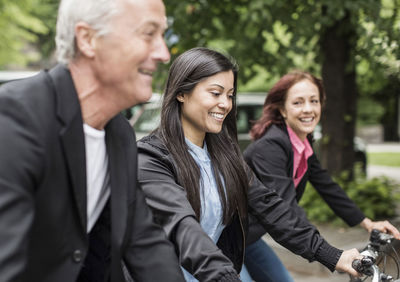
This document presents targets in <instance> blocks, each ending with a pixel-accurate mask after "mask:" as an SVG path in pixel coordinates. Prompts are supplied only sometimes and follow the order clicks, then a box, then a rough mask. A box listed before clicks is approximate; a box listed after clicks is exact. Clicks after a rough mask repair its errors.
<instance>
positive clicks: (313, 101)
mask: <svg viewBox="0 0 400 282" xmlns="http://www.w3.org/2000/svg"><path fill="white" fill-rule="evenodd" d="M311 102H312V103H314V104H318V103H319V100H312V101H311Z"/></svg>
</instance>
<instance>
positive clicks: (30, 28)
mask: <svg viewBox="0 0 400 282" xmlns="http://www.w3.org/2000/svg"><path fill="white" fill-rule="evenodd" d="M39 7H41V1H39V0H15V1H13V0H0V29H1V33H0V68H4V67H5V66H9V65H18V66H24V65H26V64H27V63H28V62H30V61H33V60H39V59H40V58H41V56H40V53H38V52H35V48H33V47H32V44H34V43H35V42H37V40H38V34H46V33H47V32H48V27H46V25H45V24H44V23H43V21H42V20H41V19H40V18H38V17H36V16H34V15H33V11H34V10H38V9H39Z"/></svg>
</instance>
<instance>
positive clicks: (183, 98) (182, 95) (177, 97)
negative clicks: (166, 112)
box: [176, 93, 185, 103]
mask: <svg viewBox="0 0 400 282" xmlns="http://www.w3.org/2000/svg"><path fill="white" fill-rule="evenodd" d="M176 99H177V100H178V101H179V102H181V103H183V102H184V101H185V94H183V93H179V94H178V95H177V96H176Z"/></svg>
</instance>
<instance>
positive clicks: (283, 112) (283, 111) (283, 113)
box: [279, 108, 286, 119]
mask: <svg viewBox="0 0 400 282" xmlns="http://www.w3.org/2000/svg"><path fill="white" fill-rule="evenodd" d="M279 112H280V113H281V115H282V117H283V118H284V119H286V111H285V110H284V109H282V108H280V109H279Z"/></svg>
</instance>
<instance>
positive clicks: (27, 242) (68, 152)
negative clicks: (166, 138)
mask: <svg viewBox="0 0 400 282" xmlns="http://www.w3.org/2000/svg"><path fill="white" fill-rule="evenodd" d="M105 131H106V146H107V153H108V156H109V172H110V185H111V196H110V206H111V208H110V209H111V242H110V243H111V276H112V278H111V281H113V282H119V281H125V280H124V276H123V270H122V267H121V260H124V261H125V264H126V266H127V268H128V270H129V271H130V273H131V274H132V277H133V278H134V279H135V280H136V281H151V282H153V281H171V282H172V281H174V282H175V281H182V280H183V277H182V275H181V271H180V267H179V264H178V261H177V258H176V254H175V252H174V249H173V246H172V244H171V243H170V242H169V241H168V240H167V238H166V236H165V234H164V232H163V230H162V229H161V228H160V227H159V226H157V225H156V224H154V223H153V221H152V214H151V212H150V209H149V208H148V206H147V205H146V203H145V200H144V196H143V192H142V190H141V189H140V187H139V185H138V183H137V148H136V145H135V134H134V132H133V131H132V128H131V127H130V126H129V124H128V122H127V121H126V119H125V118H124V117H123V116H121V115H117V116H116V117H115V118H113V119H112V120H110V121H109V123H108V124H107V126H106V128H105ZM0 144H1V145H0V195H1V196H0V281H4V282H6V281H13V282H17V281H38V282H39V281H40V282H55V281H57V282H73V281H76V279H77V276H78V274H79V272H80V270H81V268H82V265H83V263H84V261H85V256H86V254H87V252H88V247H89V240H88V234H87V232H86V224H87V213H86V161H85V140H84V133H83V121H82V114H81V109H80V105H79V100H78V96H77V93H76V90H75V87H74V84H73V81H72V78H71V75H70V72H69V71H68V69H67V68H66V67H64V66H61V65H59V66H56V67H55V68H54V69H52V70H50V71H49V72H41V73H40V74H38V75H37V76H35V77H33V78H29V79H26V80H21V81H16V82H11V83H9V84H5V85H3V86H2V87H1V88H0Z"/></svg>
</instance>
